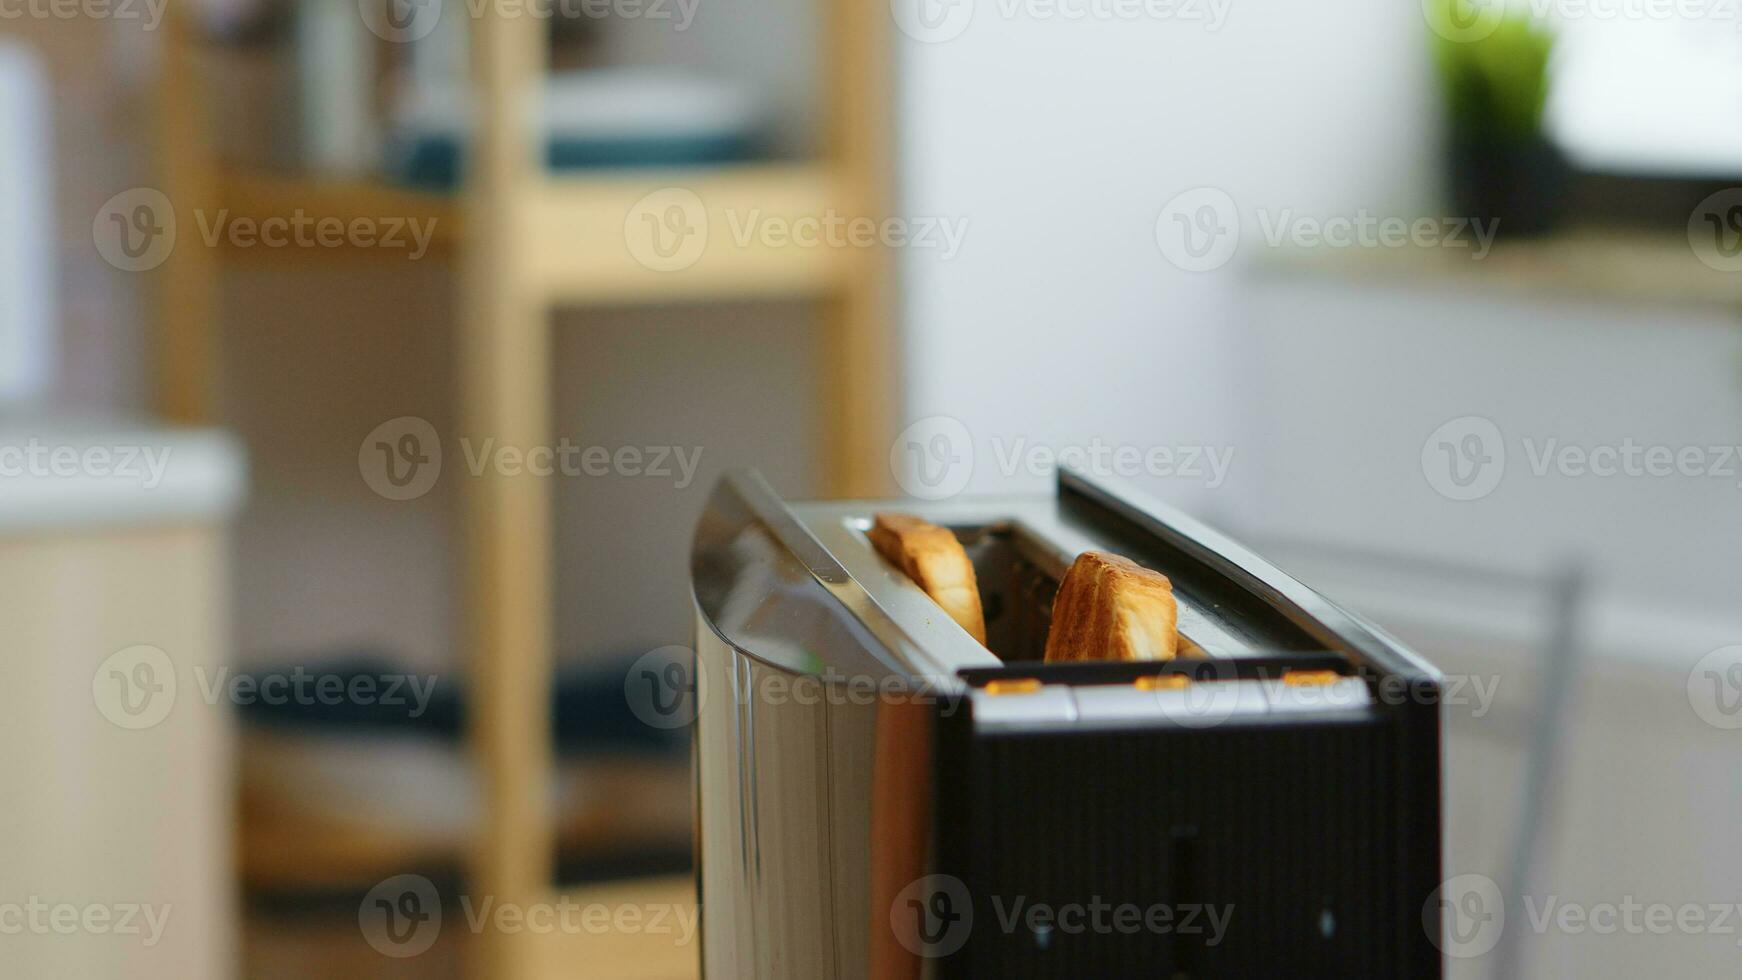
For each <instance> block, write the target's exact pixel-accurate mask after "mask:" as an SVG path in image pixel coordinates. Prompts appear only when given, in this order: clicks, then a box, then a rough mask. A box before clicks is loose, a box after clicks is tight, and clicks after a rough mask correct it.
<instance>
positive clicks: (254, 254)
mask: <svg viewBox="0 0 1742 980" xmlns="http://www.w3.org/2000/svg"><path fill="white" fill-rule="evenodd" d="M218 187H219V190H218V203H217V207H218V208H219V209H221V210H222V211H223V212H225V217H226V219H227V220H230V221H234V220H236V219H239V218H251V219H253V220H255V221H257V222H258V221H263V220H265V219H267V218H270V217H278V218H294V217H296V216H297V215H299V214H300V215H301V216H302V217H304V218H306V219H308V220H310V221H313V220H320V219H324V218H330V217H331V218H338V219H340V220H342V221H344V222H346V223H347V224H349V223H350V222H351V221H353V220H356V219H373V220H376V221H390V222H396V223H403V222H405V221H407V220H416V221H417V222H419V223H420V224H421V223H424V222H431V221H433V222H434V228H433V235H432V237H431V239H430V251H431V252H437V251H442V250H447V249H452V248H453V247H455V245H457V244H458V243H460V242H461V240H462V214H461V211H462V209H461V207H460V202H459V200H458V199H457V198H454V197H451V196H449V195H444V194H436V193H430V192H425V191H416V190H408V189H405V188H399V187H393V186H391V185H387V184H382V183H378V182H369V181H326V180H320V179H310V178H300V177H296V176H272V175H259V174H243V173H229V174H226V175H224V176H222V178H221V179H220V181H219V185H218ZM521 203H522V206H523V207H524V208H525V209H526V215H525V227H526V228H527V235H526V239H525V240H523V241H520V242H516V243H514V246H513V248H514V249H515V251H516V252H517V254H518V255H519V256H520V257H521V258H520V260H519V262H518V264H517V266H516V269H517V272H516V275H517V277H519V278H520V279H521V281H522V283H523V286H524V288H525V289H526V290H527V291H528V292H529V294H530V296H531V297H533V298H534V299H535V300H538V301H542V302H545V303H548V304H553V305H586V304H624V305H629V304H637V303H664V302H686V301H696V300H708V299H735V298H753V297H790V296H820V295H824V294H827V293H829V292H830V291H831V290H834V289H836V288H837V287H838V286H839V285H840V284H841V282H842V280H843V278H844V276H845V274H846V272H847V271H848V269H849V268H850V266H851V264H852V261H853V259H854V257H855V256H856V255H860V254H863V253H866V252H868V251H869V248H868V247H867V246H864V245H856V244H853V243H852V242H851V241H848V240H846V239H845V237H844V234H843V233H842V232H841V231H839V230H837V231H836V232H835V233H834V235H833V236H824V237H823V238H822V239H821V240H815V239H814V237H813V238H812V239H808V240H805V241H802V242H801V241H795V240H792V236H791V235H790V230H791V229H793V228H794V227H795V223H797V224H798V225H801V226H803V227H804V228H805V229H806V230H810V231H813V232H814V231H815V230H816V229H818V228H819V227H821V225H820V224H819V223H821V222H828V221H831V220H833V221H834V222H835V224H836V227H837V229H839V228H840V222H841V221H842V220H844V219H846V218H848V217H851V216H852V215H853V214H854V211H853V209H852V208H851V206H850V205H849V204H848V203H847V199H846V197H845V195H843V194H842V193H841V187H840V182H839V181H837V180H836V179H835V178H834V176H833V174H832V173H831V172H830V170H829V169H828V168H826V167H823V166H820V165H816V164H804V163H797V164H757V165H751V166H733V167H720V168H707V169H696V170H648V171H608V172H601V173H588V174H585V175H579V176H572V175H571V176H558V177H553V178H550V179H547V180H544V181H542V182H539V183H538V184H536V185H535V186H533V187H531V188H529V189H528V190H527V191H526V192H525V195H524V196H523V197H522V198H521ZM673 208H676V210H675V211H674V210H673ZM203 220H205V221H206V223H207V227H206V229H205V232H209V230H210V226H211V222H212V221H213V220H214V219H213V218H212V217H209V216H208V217H206V218H204V219H203ZM383 227H385V226H383ZM195 233H196V234H199V233H202V231H201V230H200V229H195ZM783 233H785V235H786V237H781V236H782V235H783ZM400 234H401V235H402V237H403V236H409V234H410V232H409V230H406V231H402V232H401V233H400ZM655 235H658V236H659V241H657V242H656V241H655V239H654V237H653V236H655ZM661 246H664V247H667V248H668V250H673V249H674V251H670V254H662V253H661V252H660V247H661ZM365 251H372V252H376V253H379V257H380V258H382V259H385V260H393V259H399V260H404V259H406V258H407V257H408V254H409V253H408V252H407V251H406V250H405V249H386V248H380V249H360V248H355V247H340V248H267V247H263V246H254V247H248V248H236V247H228V246H227V247H225V248H224V250H223V252H224V255H225V256H226V257H227V258H228V260H230V261H247V262H254V261H261V262H270V261H310V260H313V261H318V260H320V259H322V258H328V259H331V258H341V259H354V258H356V257H357V256H358V255H360V254H361V253H363V252H365Z"/></svg>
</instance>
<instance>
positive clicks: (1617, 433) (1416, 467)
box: [1237, 255, 1742, 674]
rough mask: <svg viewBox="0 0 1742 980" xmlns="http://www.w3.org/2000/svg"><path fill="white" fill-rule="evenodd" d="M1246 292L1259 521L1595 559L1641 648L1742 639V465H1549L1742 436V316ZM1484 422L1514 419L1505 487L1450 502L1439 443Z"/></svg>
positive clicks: (1534, 555)
mask: <svg viewBox="0 0 1742 980" xmlns="http://www.w3.org/2000/svg"><path fill="white" fill-rule="evenodd" d="M1689 261H1690V262H1691V261H1693V259H1692V257H1691V255H1690V256H1689ZM1247 297H1248V303H1247V304H1246V311H1245V318H1244V322H1243V323H1242V325H1241V326H1240V327H1238V328H1237V329H1238V330H1239V332H1240V333H1241V334H1242V335H1243V336H1245V337H1246V340H1245V341H1244V346H1245V353H1244V354H1243V355H1242V357H1241V363H1242V364H1243V365H1244V366H1245V370H1246V371H1247V372H1248V376H1249V379H1250V384H1249V385H1248V392H1249V396H1248V398H1247V399H1246V403H1245V406H1244V407H1245V408H1246V420H1245V422H1244V423H1242V424H1243V425H1244V426H1245V428H1246V430H1247V434H1246V435H1245V436H1244V437H1243V440H1242V445H1245V444H1252V445H1254V446H1257V447H1261V451H1259V452H1255V453H1254V454H1253V455H1254V456H1255V457H1256V458H1255V459H1253V460H1252V461H1251V462H1252V463H1253V464H1254V467H1253V468H1252V469H1251V470H1249V471H1248V472H1249V475H1250V476H1251V477H1252V478H1253V479H1252V480H1251V481H1250V482H1249V483H1248V484H1247V485H1245V486H1244V487H1243V489H1244V490H1246V491H1248V492H1249V496H1247V497H1245V498H1244V499H1243V500H1242V501H1241V508H1240V509H1241V511H1242V513H1243V516H1244V519H1245V521H1246V523H1247V524H1248V525H1249V526H1251V527H1253V528H1255V529H1260V530H1262V531H1266V532H1275V533H1288V534H1291V535H1292V536H1295V537H1308V538H1312V539H1316V540H1320V541H1335V542H1341V543H1345V544H1353V545H1357V546H1360V547H1365V548H1374V549H1381V550H1386V551H1391V552H1395V553H1401V554H1413V555H1422V556H1430V557H1435V558H1439V559H1447V560H1454V561H1458V562H1461V563H1465V564H1469V565H1473V566H1476V567H1490V568H1513V569H1518V570H1522V571H1531V570H1540V569H1543V568H1546V567H1548V566H1549V565H1551V564H1552V563H1554V562H1556V561H1559V560H1562V559H1566V558H1576V559H1580V560H1583V561H1584V562H1586V563H1587V565H1588V568H1589V570H1590V572H1591V575H1592V577H1593V579H1594V582H1593V584H1594V585H1595V586H1596V588H1597V589H1598V590H1599V594H1600V595H1601V596H1602V597H1603V598H1602V600H1601V601H1600V602H1599V603H1598V609H1599V612H1600V613H1601V614H1602V615H1604V616H1607V617H1609V620H1608V626H1607V627H1606V630H1607V631H1617V630H1620V631H1626V632H1629V633H1632V634H1635V635H1638V634H1643V636H1642V637H1641V639H1640V640H1639V641H1638V642H1637V643H1635V644H1633V647H1634V650H1635V652H1637V653H1639V654H1641V655H1650V656H1651V657H1652V658H1653V659H1656V660H1659V661H1663V662H1668V663H1670V664H1673V665H1676V666H1677V667H1678V669H1679V670H1681V672H1682V673H1683V674H1685V673H1686V671H1687V670H1688V669H1689V668H1691V667H1692V666H1693V664H1694V662H1695V661H1696V660H1698V659H1699V657H1700V656H1701V655H1703V654H1704V653H1706V652H1707V651H1709V650H1710V649H1712V648H1713V647H1715V646H1717V645H1719V644H1720V643H1735V642H1742V616H1738V614H1737V613H1736V611H1735V596H1736V595H1737V592H1738V589H1739V588H1742V570H1739V569H1738V567H1737V564H1736V561H1735V547H1734V542H1736V541H1737V540H1738V539H1742V507H1739V506H1738V504H1742V461H1735V460H1733V461H1732V466H1731V468H1732V469H1733V470H1735V474H1734V475H1731V476H1729V477H1724V476H1720V475H1713V476H1680V475H1676V476H1667V477H1651V476H1637V477H1629V476H1625V475H1621V476H1616V477H1609V478H1604V477H1598V476H1592V475H1582V474H1579V473H1578V471H1576V470H1566V471H1563V470H1562V469H1561V468H1560V467H1558V466H1550V467H1549V468H1548V469H1547V470H1546V471H1545V472H1542V473H1540V474H1539V472H1538V469H1539V467H1540V466H1541V464H1540V462H1538V461H1537V460H1540V459H1541V454H1542V453H1543V452H1544V451H1545V450H1546V447H1547V446H1548V445H1549V441H1550V440H1556V441H1557V442H1556V444H1557V445H1570V446H1580V447H1585V448H1594V447H1599V446H1621V445H1623V444H1624V442H1625V441H1627V440H1632V441H1633V442H1634V443H1635V444H1637V445H1639V446H1641V447H1644V446H1654V445H1660V446H1668V447H1671V448H1673V449H1680V448H1681V447H1684V446H1694V447H1702V448H1703V447H1709V446H1725V445H1729V446H1734V445H1737V444H1742V373H1739V372H1742V331H1738V329H1737V327H1738V324H1737V322H1736V317H1735V314H1734V313H1733V312H1731V311H1727V310H1718V309H1711V310H1700V309H1671V308H1667V307H1666V308H1659V307H1654V306H1639V305H1620V304H1615V303H1611V302H1606V301H1604V300H1602V299H1598V298H1593V299H1592V300H1590V301H1587V302H1573V301H1569V300H1566V299H1564V298H1560V299H1551V298H1549V297H1547V296H1534V297H1533V296H1531V295H1528V294H1527V295H1517V294H1511V295H1504V294H1503V295H1499V296H1487V297H1484V296H1480V295H1472V291H1471V290H1468V289H1463V290H1454V289H1453V288H1452V287H1451V286H1450V285H1449V284H1448V285H1444V286H1441V287H1439V288H1435V287H1432V286H1418V287H1408V286H1403V285H1397V284H1394V285H1392V286H1382V285H1381V286H1376V285H1373V284H1367V285H1365V286H1363V287H1360V288H1355V287H1354V286H1353V285H1352V284H1351V283H1350V282H1348V281H1341V280H1337V279H1315V278H1310V277H1309V278H1304V279H1303V278H1295V277H1289V276H1278V277H1269V276H1261V277H1257V278H1255V279H1254V281H1253V283H1252V285H1251V287H1250V289H1249V290H1248V293H1247ZM1466 416H1479V417H1481V418H1484V419H1488V420H1490V421H1491V422H1492V423H1493V424H1494V426H1495V427H1496V429H1497V430H1498V432H1499V433H1500V435H1501V437H1502V442H1503V445H1504V448H1505V458H1504V460H1503V461H1500V462H1498V465H1499V469H1498V470H1496V472H1497V473H1499V474H1500V476H1499V483H1498V484H1497V485H1496V486H1495V487H1494V488H1493V490H1492V492H1490V493H1488V494H1487V495H1486V496H1483V497H1481V498H1479V499H1474V500H1452V499H1447V498H1446V497H1445V496H1443V495H1442V494H1440V493H1439V492H1437V491H1436V490H1435V488H1434V486H1433V485H1432V484H1430V482H1429V479H1428V477H1427V476H1426V475H1425V471H1424V467H1423V461H1422V447H1423V444H1424V443H1425V442H1427V440H1428V438H1429V436H1430V435H1431V434H1433V433H1434V432H1435V431H1436V430H1437V429H1438V428H1439V427H1440V426H1441V425H1443V424H1444V423H1447V422H1448V421H1450V420H1453V419H1458V418H1462V417H1466ZM1533 452H1534V453H1535V454H1536V457H1537V460H1533V456H1532V454H1533ZM1726 628H1727V629H1728V630H1729V636H1728V638H1727V639H1726V638H1725V629H1726ZM1684 637H1685V639H1684ZM1654 638H1655V639H1654Z"/></svg>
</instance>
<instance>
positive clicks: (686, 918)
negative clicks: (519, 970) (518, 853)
mask: <svg viewBox="0 0 1742 980" xmlns="http://www.w3.org/2000/svg"><path fill="white" fill-rule="evenodd" d="M565 899H566V900H567V901H568V902H569V903H572V904H573V905H576V906H580V910H577V911H575V912H574V913H573V916H574V918H575V919H576V920H577V921H588V920H586V919H585V916H586V914H587V913H586V911H585V910H587V909H590V908H592V907H593V906H603V907H604V908H605V909H608V910H610V911H611V913H613V914H615V913H616V910H618V909H620V908H622V909H627V910H630V911H633V912H634V913H635V914H636V915H637V916H638V917H639V920H640V921H641V922H642V923H643V924H644V925H643V926H642V927H641V928H642V929H643V930H644V931H639V932H629V931H625V932H617V931H606V932H601V933H599V934H597V935H595V934H591V933H587V932H584V931H581V932H578V933H576V932H569V933H565V932H562V931H560V930H559V931H553V932H549V933H546V934H542V935H538V934H531V933H528V934H526V935H525V936H524V937H523V938H524V940H525V941H526V942H527V943H528V944H530V945H531V946H532V947H534V948H533V949H531V950H529V951H528V952H529V953H530V954H531V955H529V956H528V960H527V961H528V962H529V963H530V964H531V966H532V967H533V971H534V973H535V974H536V976H537V977H539V978H548V980H567V978H571V977H578V976H597V977H611V978H613V980H697V978H698V977H700V976H701V935H700V918H699V916H700V915H701V911H700V906H699V905H697V903H696V883H695V879H694V878H693V877H687V876H685V877H673V878H655V879H641V880H636V881H626V882H623V883H621V884H611V885H604V886H598V887H593V888H584V889H578V890H576V891H572V892H568V893H567V894H561V893H553V894H552V895H551V896H549V897H548V898H547V899H546V900H547V901H549V902H551V903H552V904H553V905H554V904H556V903H559V902H561V901H563V900H565ZM591 914H592V915H593V916H601V915H602V914H603V913H601V912H598V911H594V912H592V913H591ZM654 915H658V916H659V917H660V918H661V921H659V922H658V923H657V924H652V923H653V916H654ZM680 916H681V920H680ZM650 924H651V925H650ZM685 928H689V929H691V930H692V931H691V932H690V933H689V934H688V941H687V942H686V941H685V933H684V931H683V930H684V929H685Z"/></svg>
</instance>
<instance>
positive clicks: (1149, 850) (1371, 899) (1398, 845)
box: [938, 723, 1438, 980]
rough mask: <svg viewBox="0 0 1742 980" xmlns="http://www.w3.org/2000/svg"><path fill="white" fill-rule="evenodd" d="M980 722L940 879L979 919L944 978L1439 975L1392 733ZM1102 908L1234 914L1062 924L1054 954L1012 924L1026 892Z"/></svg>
mask: <svg viewBox="0 0 1742 980" xmlns="http://www.w3.org/2000/svg"><path fill="white" fill-rule="evenodd" d="M966 727H967V726H963V728H959V729H957V730H956V732H954V733H953V739H952V740H958V739H959V741H955V745H956V748H958V749H965V752H961V753H959V754H957V755H955V756H954V758H953V761H952V762H950V763H946V764H945V765H944V767H943V768H942V769H940V771H939V778H940V780H941V781H942V785H940V787H939V790H940V792H939V800H940V803H941V804H942V808H941V810H940V812H939V814H938V819H939V846H940V853H939V855H938V857H939V861H938V871H939V872H941V873H945V874H953V875H955V876H957V877H959V878H961V879H962V880H963V881H964V883H965V884H966V885H967V887H968V889H969V891H970V892H971V893H972V894H973V896H974V920H973V930H972V934H971V938H970V939H969V941H968V944H967V945H966V946H965V947H964V948H963V949H962V950H961V952H960V953H958V954H957V955H955V956H952V957H950V958H949V960H948V961H947V962H946V964H945V971H944V972H945V973H946V975H949V976H959V977H976V978H980V977H1036V978H1041V977H1056V978H1060V980H1066V978H1068V980H1078V978H1084V977H1096V978H1113V977H1164V978H1173V977H1180V976H1186V977H1193V978H1199V977H1264V978H1275V977H1283V976H1286V977H1337V978H1347V977H1362V978H1365V977H1375V978H1377V977H1385V978H1395V977H1415V976H1423V975H1428V974H1424V973H1423V972H1422V970H1423V958H1422V955H1421V946H1422V944H1423V942H1424V941H1425V938H1426V937H1425V936H1423V935H1422V932H1421V908H1422V901H1423V899H1424V898H1425V896H1424V895H1420V894H1415V892H1416V891H1418V890H1419V889H1418V888H1417V887H1416V884H1415V877H1418V875H1415V874H1413V873H1412V872H1411V871H1409V870H1406V869H1405V868H1402V867H1400V866H1399V865H1400V864H1401V863H1402V862H1403V861H1404V860H1407V859H1410V858H1411V856H1412V855H1414V854H1415V852H1417V851H1418V850H1419V847H1418V846H1417V843H1415V842H1412V840H1410V839H1408V838H1409V833H1408V830H1407V827H1408V822H1409V820H1410V819H1411V815H1410V814H1408V813H1406V812H1404V808H1405V805H1406V804H1405V803H1404V800H1405V799H1406V798H1407V796H1408V794H1407V793H1403V792H1401V791H1400V787H1399V786H1397V785H1395V784H1396V782H1397V780H1396V779H1395V776H1394V774H1395V773H1396V772H1398V764H1399V759H1398V757H1397V756H1398V753H1399V751H1400V742H1399V739H1398V736H1397V731H1396V729H1395V728H1393V727H1391V726H1389V725H1386V724H1383V723H1372V724H1321V725H1268V726H1263V727H1250V728H1236V727H1233V726H1227V727H1224V728H1218V729H1211V730H1205V731H1177V730H1175V731H1148V732H1121V733H1108V734H1093V733H1090V734H1073V735H1059V734H1048V735H1043V736H1027V735H997V736H985V735H976V734H971V733H970V732H968V731H966V730H964V729H965V728H966ZM944 758H946V759H950V758H951V756H945V757H944ZM955 763H959V764H955ZM1429 805H1436V806H1437V800H1432V801H1429ZM1430 822H1431V823H1432V827H1431V832H1432V834H1433V843H1432V844H1431V845H1428V846H1430V847H1431V848H1433V850H1432V851H1431V852H1430V853H1426V854H1421V855H1420V856H1419V860H1422V861H1430V862H1432V864H1433V866H1434V867H1436V868H1437V846H1438V844H1437V833H1438V830H1437V822H1432V821H1430ZM1420 870H1421V869H1415V871H1416V872H1419V871H1420ZM1097 901H1098V902H1100V903H1104V904H1106V905H1108V906H1117V905H1120V904H1129V905H1131V906H1134V907H1136V908H1138V909H1149V908H1151V907H1153V906H1157V905H1165V906H1169V907H1171V908H1172V909H1175V910H1177V909H1179V908H1180V907H1181V906H1185V905H1206V906H1214V907H1217V908H1218V909H1227V908H1231V909H1232V912H1231V917H1230V918H1229V919H1228V920H1227V924H1226V932H1225V934H1224V935H1222V936H1221V937H1220V941H1219V942H1213V941H1212V939H1211V936H1210V934H1209V921H1208V920H1207V919H1206V918H1203V917H1202V916H1201V915H1200V917H1199V918H1198V920H1197V923H1196V924H1197V925H1199V926H1201V927H1203V929H1204V930H1205V931H1204V933H1203V934H1200V935H1183V934H1179V933H1178V932H1177V931H1175V930H1174V929H1171V928H1170V930H1169V931H1167V932H1165V933H1161V932H1155V931H1151V929H1149V928H1148V927H1144V928H1139V929H1138V930H1137V931H1136V932H1134V933H1131V934H1121V933H1119V932H1117V931H1112V932H1104V933H1101V934H1096V933H1094V932H1093V931H1085V932H1082V933H1080V934H1077V935H1071V934H1068V933H1067V932H1066V931H1064V929H1062V928H1060V927H1058V926H1055V927H1054V928H1053V929H1052V931H1051V935H1050V936H1049V937H1047V938H1046V940H1045V942H1044V947H1045V948H1042V945H1043V944H1042V941H1041V940H1039V939H1037V936H1036V935H1035V933H1034V932H1033V931H1031V930H1030V928H1029V926H1028V923H1027V922H1026V921H1017V922H1016V923H1015V925H1014V928H1007V925H1006V920H1007V919H1008V917H1009V916H1010V915H1011V914H1012V911H1013V910H1014V909H1016V908H1018V906H1017V903H1018V902H1022V903H1023V905H1022V906H1021V908H1023V909H1026V908H1028V907H1030V906H1032V905H1033V904H1035V903H1044V904H1045V905H1047V906H1050V907H1052V908H1055V909H1058V908H1063V907H1065V906H1067V905H1080V906H1085V907H1087V906H1090V905H1091V903H1094V902H1097ZM1001 912H1002V913H1003V914H1002V916H1001V914H1000V913H1001ZM1327 913H1328V916H1327ZM1105 921H1106V922H1107V923H1110V924H1114V925H1117V920H1115V919H1113V918H1112V917H1111V915H1108V916H1106V919H1105ZM1179 921H1180V920H1179V918H1178V916H1177V914H1176V916H1175V918H1174V923H1175V926H1176V927H1177V925H1178V923H1179ZM1327 927H1328V928H1327ZM1327 933H1328V935H1327Z"/></svg>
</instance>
